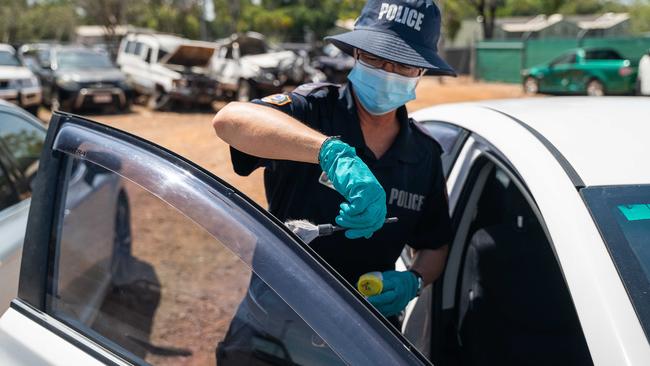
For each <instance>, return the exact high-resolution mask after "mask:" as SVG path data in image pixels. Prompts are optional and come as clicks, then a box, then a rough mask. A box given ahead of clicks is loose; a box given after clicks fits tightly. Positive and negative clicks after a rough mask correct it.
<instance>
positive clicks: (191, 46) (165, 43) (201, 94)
mask: <svg viewBox="0 0 650 366" xmlns="http://www.w3.org/2000/svg"><path fill="white" fill-rule="evenodd" d="M214 51H215V44H213V43H209V42H200V41H192V40H189V39H185V38H181V37H177V36H173V35H168V34H156V33H131V34H128V35H127V36H126V37H124V39H123V40H122V43H121V44H120V48H119V51H118V56H117V64H118V65H119V66H120V68H121V69H122V72H124V73H125V74H126V76H127V80H128V81H129V84H130V85H131V86H132V87H133V88H134V89H135V90H136V92H137V93H139V94H141V95H145V96H148V103H147V104H148V106H149V107H150V108H151V109H164V108H166V107H168V106H169V105H170V103H171V102H173V101H179V102H182V103H184V104H199V105H209V104H211V103H212V102H213V101H214V100H215V99H216V98H217V96H218V92H219V88H218V82H217V81H216V80H215V79H214V78H213V77H211V76H210V70H211V68H210V65H211V60H212V56H213V54H214Z"/></svg>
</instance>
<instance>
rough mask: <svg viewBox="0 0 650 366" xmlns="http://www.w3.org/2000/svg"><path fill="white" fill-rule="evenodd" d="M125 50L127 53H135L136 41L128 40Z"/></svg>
mask: <svg viewBox="0 0 650 366" xmlns="http://www.w3.org/2000/svg"><path fill="white" fill-rule="evenodd" d="M124 52H126V53H131V54H133V53H135V42H134V41H127V42H126V47H124Z"/></svg>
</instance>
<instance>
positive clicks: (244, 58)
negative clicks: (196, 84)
mask: <svg viewBox="0 0 650 366" xmlns="http://www.w3.org/2000/svg"><path fill="white" fill-rule="evenodd" d="M217 45H218V46H219V51H218V52H217V54H216V57H215V58H214V60H213V66H212V67H213V71H214V74H215V76H216V78H217V79H218V80H219V84H220V87H221V89H222V90H223V92H224V94H225V95H226V96H230V97H231V98H234V99H237V100H239V101H242V102H247V101H249V100H252V99H254V98H258V97H262V96H265V95H270V94H273V93H280V92H282V89H283V87H284V86H286V85H287V84H294V85H297V84H302V83H303V81H304V80H305V73H306V71H305V66H306V65H305V62H306V59H305V58H304V57H301V56H298V55H297V54H296V53H294V52H292V51H286V50H277V49H273V48H272V47H271V46H269V44H267V42H266V40H265V38H264V36H263V35H262V34H259V33H256V32H247V33H245V34H243V35H241V34H233V35H232V36H231V37H228V38H225V39H221V40H218V41H217Z"/></svg>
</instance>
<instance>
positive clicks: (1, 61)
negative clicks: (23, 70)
mask: <svg viewBox="0 0 650 366" xmlns="http://www.w3.org/2000/svg"><path fill="white" fill-rule="evenodd" d="M0 66H21V64H20V61H18V58H17V57H16V55H15V54H14V53H13V52H9V51H0Z"/></svg>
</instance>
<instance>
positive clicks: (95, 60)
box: [57, 49, 114, 69]
mask: <svg viewBox="0 0 650 366" xmlns="http://www.w3.org/2000/svg"><path fill="white" fill-rule="evenodd" d="M57 64H58V67H59V68H60V69H110V68H113V67H114V66H113V62H112V61H111V59H110V58H109V57H108V55H107V54H105V53H100V52H96V51H92V50H89V49H70V50H60V51H59V52H58V54H57Z"/></svg>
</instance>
